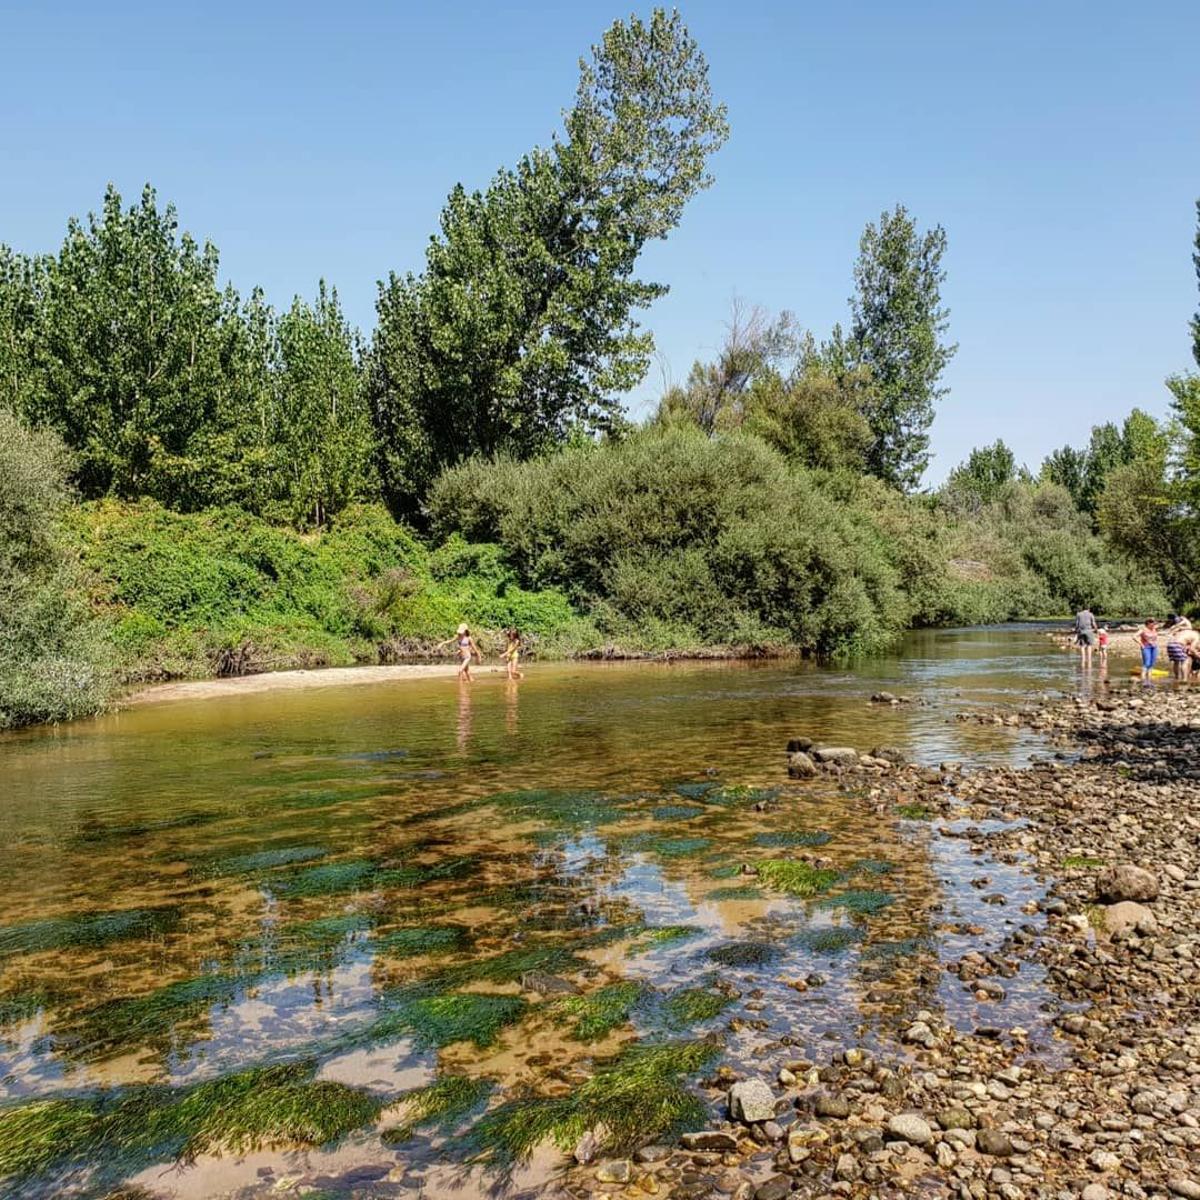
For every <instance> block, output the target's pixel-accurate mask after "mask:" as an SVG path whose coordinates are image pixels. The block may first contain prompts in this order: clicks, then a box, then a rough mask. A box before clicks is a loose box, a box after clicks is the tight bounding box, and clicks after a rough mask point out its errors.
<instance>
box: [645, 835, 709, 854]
mask: <svg viewBox="0 0 1200 1200" xmlns="http://www.w3.org/2000/svg"><path fill="white" fill-rule="evenodd" d="M711 845H712V839H711V838H705V837H693V838H660V839H657V840H655V841H653V842H651V844H650V848H651V849H652V850H653V851H654V853H655V854H657V855H659V856H660V857H661V858H686V857H688V856H689V855H692V854H699V853H700V852H701V851H703V850H707V849H708V848H709V846H711Z"/></svg>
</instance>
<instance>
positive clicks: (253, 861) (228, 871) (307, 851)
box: [193, 846, 329, 878]
mask: <svg viewBox="0 0 1200 1200" xmlns="http://www.w3.org/2000/svg"><path fill="white" fill-rule="evenodd" d="M328 853H329V851H328V850H327V849H326V848H325V847H324V846H281V847H280V848H279V849H277V850H258V851H256V852H254V853H253V854H234V855H231V856H230V857H229V858H219V859H216V860H215V861H213V862H208V863H198V864H197V865H196V866H195V867H194V868H193V870H194V872H195V873H196V874H197V875H200V876H204V877H212V878H215V877H219V876H222V875H252V874H256V873H257V872H259V871H270V870H272V869H273V868H275V867H287V866H292V865H293V864H295V863H306V862H312V861H313V860H314V859H318V858H324V857H325V855H327V854H328Z"/></svg>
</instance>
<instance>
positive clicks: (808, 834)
mask: <svg viewBox="0 0 1200 1200" xmlns="http://www.w3.org/2000/svg"><path fill="white" fill-rule="evenodd" d="M832 838H833V834H831V833H826V832H825V831H824V830H823V829H814V830H805V829H797V830H792V831H790V832H789V831H787V830H780V831H779V832H777V833H756V834H755V835H754V842H755V845H758V846H777V847H786V846H824V845H827V844H828V843H829V842H830V841H831V840H832Z"/></svg>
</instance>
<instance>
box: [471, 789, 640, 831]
mask: <svg viewBox="0 0 1200 1200" xmlns="http://www.w3.org/2000/svg"><path fill="white" fill-rule="evenodd" d="M479 803H480V804H494V805H495V806H496V807H497V808H500V809H502V810H504V811H505V812H507V813H509V814H510V815H512V816H513V817H517V818H526V819H532V820H538V821H545V822H546V823H547V824H550V825H559V826H564V827H566V828H571V829H580V828H585V827H587V826H590V825H607V824H610V823H612V822H613V821H619V820H621V819H623V818H624V817H627V816H628V815H629V814H628V813H626V812H624V811H623V810H622V809H619V808H617V807H615V806H614V805H613V804H612V803H611V802H609V801H608V800H607V799H606V798H605V796H604V794H603V793H602V792H597V791H592V790H580V791H569V790H563V789H556V788H530V789H528V790H526V791H520V792H499V793H498V794H496V795H494V796H486V797H485V798H484V799H483V800H481V801H479Z"/></svg>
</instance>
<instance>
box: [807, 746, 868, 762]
mask: <svg viewBox="0 0 1200 1200" xmlns="http://www.w3.org/2000/svg"><path fill="white" fill-rule="evenodd" d="M813 758H815V759H816V760H817V762H819V763H836V764H838V765H840V766H849V765H850V764H851V763H856V762H858V751H857V750H855V749H854V748H853V747H851V746H819V747H818V748H817V749H816V750H814V751H813Z"/></svg>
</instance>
